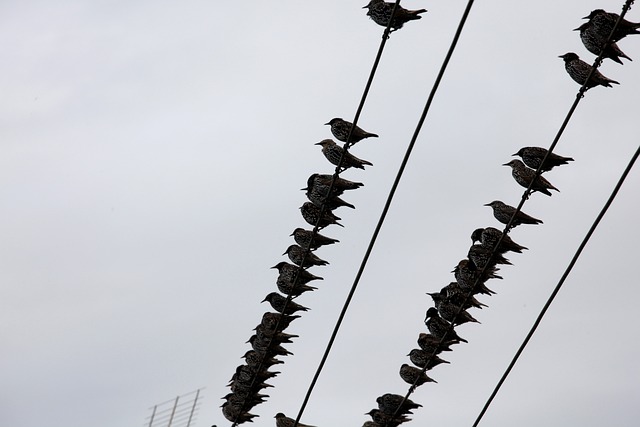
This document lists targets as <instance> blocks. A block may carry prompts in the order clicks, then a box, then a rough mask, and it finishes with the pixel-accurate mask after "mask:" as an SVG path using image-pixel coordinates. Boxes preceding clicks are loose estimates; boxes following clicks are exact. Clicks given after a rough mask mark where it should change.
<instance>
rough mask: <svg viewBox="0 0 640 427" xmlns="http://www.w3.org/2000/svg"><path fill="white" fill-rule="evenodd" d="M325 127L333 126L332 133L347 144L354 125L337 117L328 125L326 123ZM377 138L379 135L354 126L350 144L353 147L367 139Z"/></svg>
mask: <svg viewBox="0 0 640 427" xmlns="http://www.w3.org/2000/svg"><path fill="white" fill-rule="evenodd" d="M325 125H329V126H331V133H332V134H333V136H335V137H336V138H337V139H338V141H342V142H347V137H348V136H349V131H351V127H352V126H353V123H351V122H348V121H346V120H343V119H341V118H340V117H335V118H333V119H331V120H329V122H328V123H325ZM377 137H378V135H376V134H375V133H371V132H367V131H366V130H364V129H361V128H359V127H358V126H354V127H353V132H351V138H350V139H349V142H350V143H351V144H352V145H353V144H355V143H356V142H359V141H362V140H363V139H365V138H377Z"/></svg>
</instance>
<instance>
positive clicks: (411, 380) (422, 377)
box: [374, 363, 437, 421]
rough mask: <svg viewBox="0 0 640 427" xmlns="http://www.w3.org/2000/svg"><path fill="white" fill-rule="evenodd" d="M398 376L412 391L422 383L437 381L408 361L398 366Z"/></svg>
mask: <svg viewBox="0 0 640 427" xmlns="http://www.w3.org/2000/svg"><path fill="white" fill-rule="evenodd" d="M400 378H402V380H403V381H404V382H406V383H407V384H411V385H412V386H411V391H414V390H415V388H416V387H419V386H421V385H422V384H424V383H437V381H436V380H434V379H433V378H431V377H429V376H428V375H427V374H426V373H424V372H422V369H420V368H416V367H415V366H411V365H409V364H408V363H403V364H402V366H400ZM414 384H415V385H414ZM374 421H375V419H374Z"/></svg>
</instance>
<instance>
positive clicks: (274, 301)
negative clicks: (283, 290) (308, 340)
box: [261, 292, 309, 315]
mask: <svg viewBox="0 0 640 427" xmlns="http://www.w3.org/2000/svg"><path fill="white" fill-rule="evenodd" d="M265 301H266V302H268V303H269V304H271V307H272V308H273V309H274V310H275V311H277V312H278V313H282V314H287V315H289V314H293V313H296V312H298V311H309V309H308V308H307V307H304V306H302V305H300V304H298V303H296V302H294V301H291V300H290V301H289V302H288V303H287V306H286V308H285V302H286V301H287V297H285V296H282V295H280V294H279V293H277V292H271V293H269V294H268V295H267V296H266V297H265V298H264V299H263V300H262V301H261V302H265Z"/></svg>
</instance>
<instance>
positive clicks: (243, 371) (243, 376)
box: [229, 365, 280, 384]
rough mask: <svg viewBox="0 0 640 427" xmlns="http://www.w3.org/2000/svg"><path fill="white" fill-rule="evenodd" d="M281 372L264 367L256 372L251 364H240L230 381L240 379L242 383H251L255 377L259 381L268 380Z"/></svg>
mask: <svg viewBox="0 0 640 427" xmlns="http://www.w3.org/2000/svg"><path fill="white" fill-rule="evenodd" d="M279 373H280V372H271V371H267V370H266V369H264V368H263V369H262V370H261V371H259V372H256V371H255V370H254V369H251V367H250V366H249V365H240V366H238V367H237V368H236V372H235V373H234V374H233V376H232V377H231V381H229V383H232V382H235V381H240V382H242V383H249V384H250V383H251V382H252V381H253V379H254V377H255V379H256V380H257V381H259V382H263V381H265V380H268V379H269V378H273V377H275V376H277V375H278V374H279Z"/></svg>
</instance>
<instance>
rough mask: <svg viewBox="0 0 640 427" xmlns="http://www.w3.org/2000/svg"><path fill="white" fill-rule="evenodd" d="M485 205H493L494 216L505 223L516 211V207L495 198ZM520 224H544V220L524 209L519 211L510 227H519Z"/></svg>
mask: <svg viewBox="0 0 640 427" xmlns="http://www.w3.org/2000/svg"><path fill="white" fill-rule="evenodd" d="M485 206H491V209H493V216H494V218H495V219H497V220H498V221H499V222H501V223H503V224H505V225H506V224H508V223H509V221H510V220H511V217H512V216H513V214H514V213H515V212H516V208H514V207H513V206H509V205H507V204H505V203H502V202H501V201H500V200H494V201H493V202H491V203H487V204H485ZM520 224H532V225H537V224H542V221H541V220H539V219H536V218H534V217H532V216H529V215H527V214H526V213H524V212H522V211H518V213H517V214H516V215H515V217H514V218H513V221H512V222H511V227H510V228H513V227H517V226H518V225H520Z"/></svg>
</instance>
